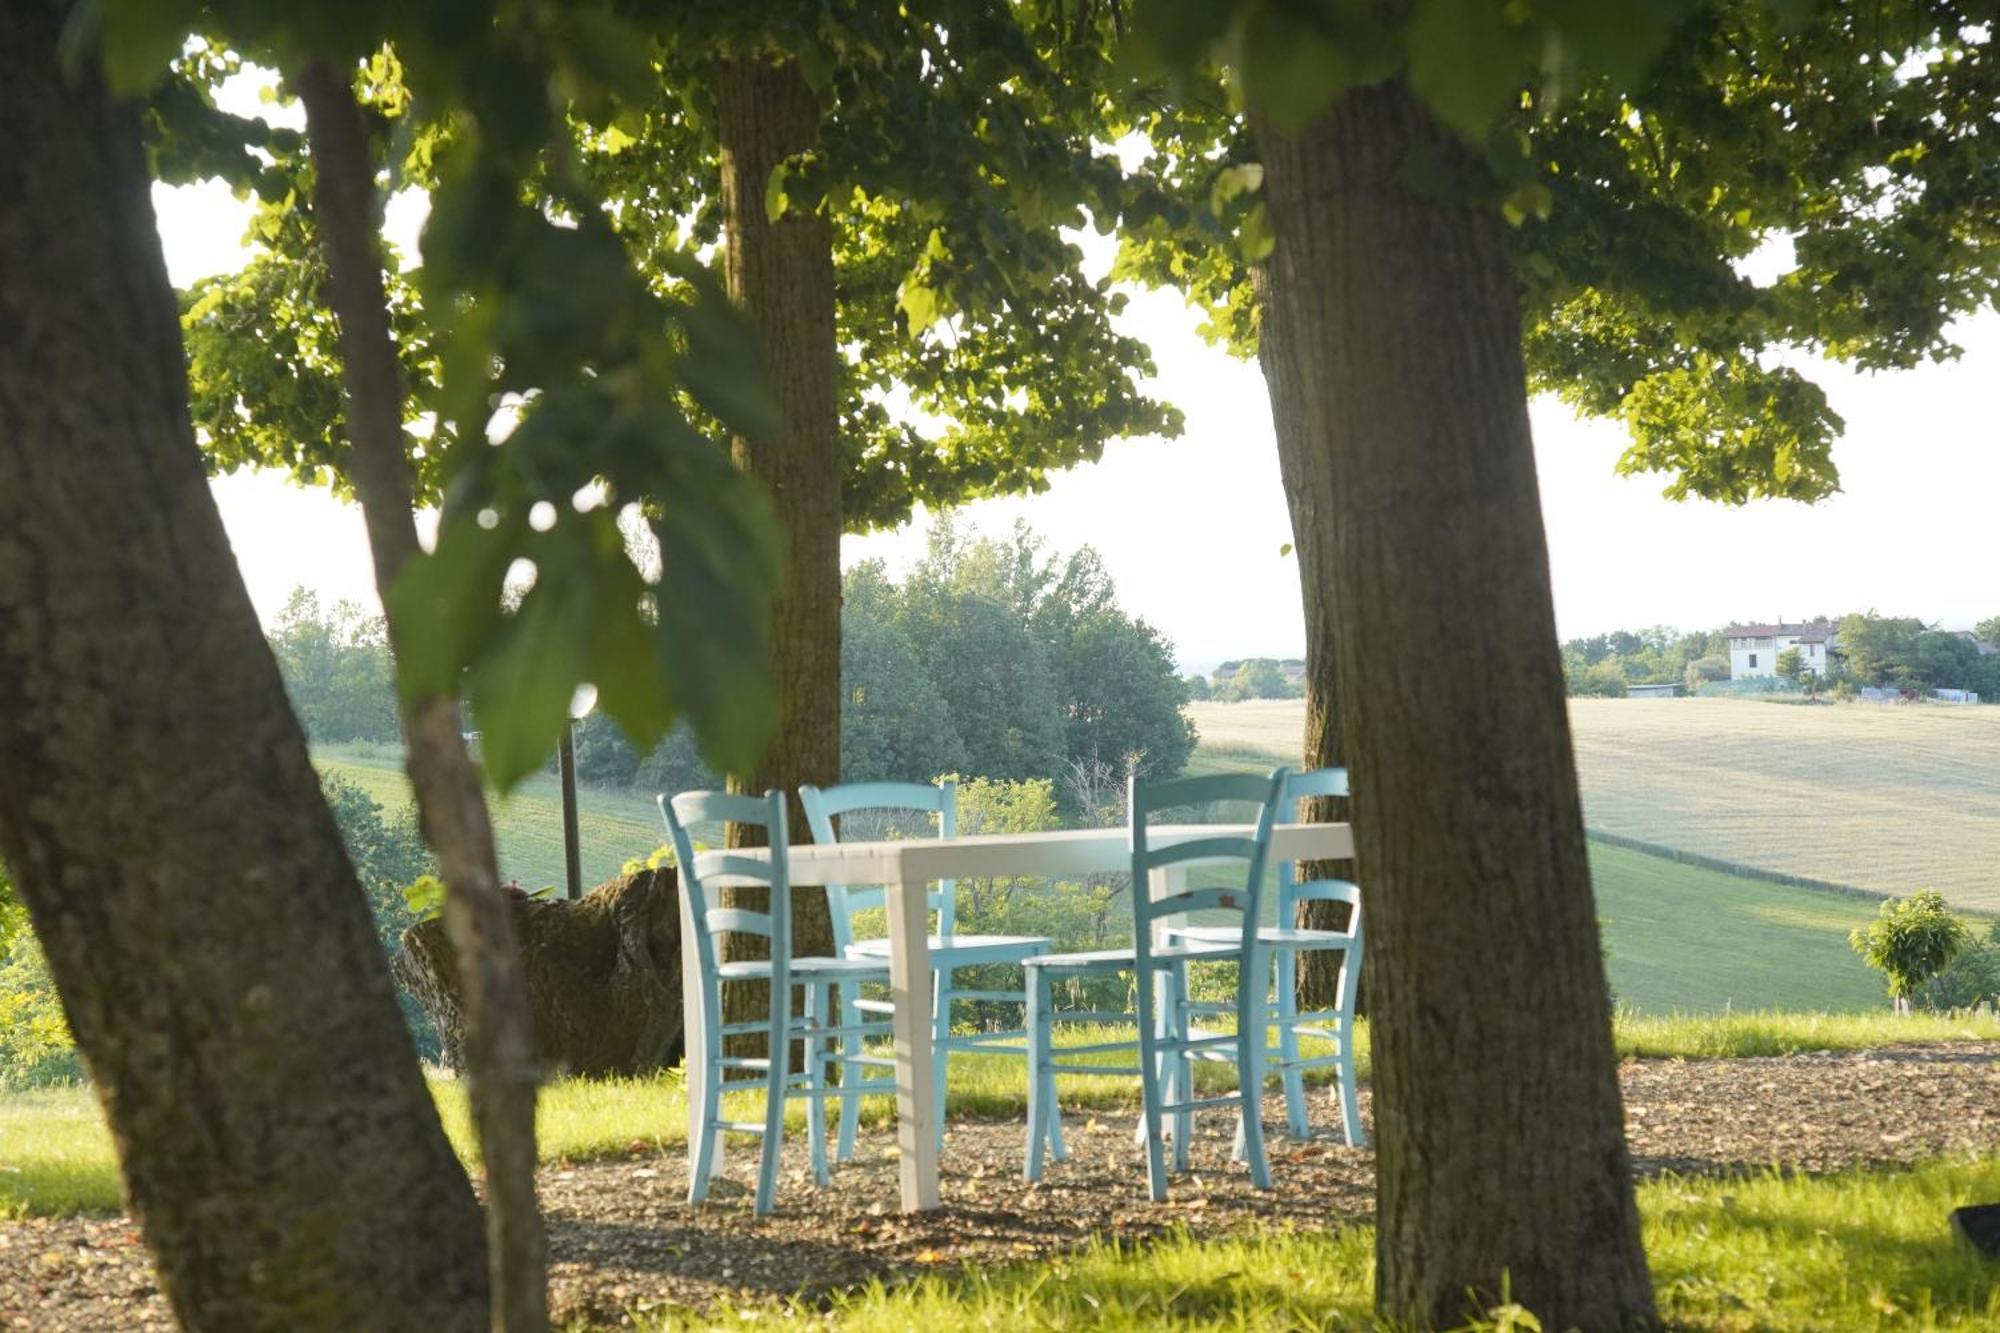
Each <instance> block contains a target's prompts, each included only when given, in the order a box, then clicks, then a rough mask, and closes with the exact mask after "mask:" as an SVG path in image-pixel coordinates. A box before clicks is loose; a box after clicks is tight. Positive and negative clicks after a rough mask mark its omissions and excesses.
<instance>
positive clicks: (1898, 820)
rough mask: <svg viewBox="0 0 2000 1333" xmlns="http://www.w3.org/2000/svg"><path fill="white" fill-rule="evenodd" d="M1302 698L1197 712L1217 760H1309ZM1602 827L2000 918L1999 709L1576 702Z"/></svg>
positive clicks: (1580, 741) (1591, 810)
mask: <svg viewBox="0 0 2000 1333" xmlns="http://www.w3.org/2000/svg"><path fill="white" fill-rule="evenodd" d="M1302 707H1303V706H1302V705H1301V704H1300V703H1298V702H1297V701H1296V700H1283V701H1268V702H1257V703H1245V704H1197V705H1195V706H1194V710H1193V711H1194V718H1195V723H1196V725H1197V726H1198V727H1200V729H1201V735H1202V747H1203V750H1204V751H1212V752H1213V753H1214V754H1215V755H1216V756H1217V757H1218V760H1220V758H1221V757H1223V756H1228V757H1231V758H1236V757H1241V758H1245V759H1247V758H1250V757H1253V756H1257V755H1276V756H1285V757H1286V759H1287V761H1288V762H1294V763H1295V762H1297V759H1296V756H1297V754H1298V745H1299V739H1298V738H1299V732H1300V717H1301V710H1302ZM1570 721H1571V726H1572V729H1573V731H1574V733H1575V736H1576V759H1577V773H1578V778H1579V781H1580V782H1581V784H1582V787H1583V806H1584V816H1585V818H1586V819H1587V820H1588V821H1589V824H1590V826H1591V827H1592V828H1593V829H1601V830H1603V831H1605V832H1607V833H1615V834H1621V835H1623V836H1625V837H1628V838H1639V839H1642V840H1644V841H1646V842H1650V843H1655V844H1658V845H1660V846H1664V847H1672V848H1675V849H1677V850H1680V851H1685V852H1695V853H1699V854H1700V855H1703V856H1710V857H1716V858H1718V859H1721V860H1724V861H1730V862H1734V863H1736V864H1739V865H1746V866H1753V867H1755V868H1757V869H1759V870H1771V871H1777V872H1780V873H1782V874H1788V875H1801V876H1805V877H1807V878H1811V879H1818V880H1826V881H1829V882H1831V883H1835V884H1847V885H1852V886H1854V887H1856V888H1862V889H1868V890H1872V891H1874V892H1877V893H1883V894H1907V893H1911V892H1914V891H1915V890H1918V889H1926V888H1934V889H1937V890H1938V891H1939V892H1941V893H1943V894H1944V895H1945V897H1946V898H1948V899H1949V900H1950V901H1951V902H1952V903H1953V904H1955V905H1957V906H1960V907H1964V908H1970V909H1974V910H1978V911H1986V912H1992V911H2000V708H1988V707H1970V708H1968V707H1957V708H1954V707H1949V706H1922V705H1919V706H1910V707H1903V706H1897V705H1883V704H1833V705H1827V706H1823V707H1803V706H1787V705H1782V704H1770V703H1758V702H1755V701H1751V700H1736V699H1576V700H1572V701H1571V703H1570Z"/></svg>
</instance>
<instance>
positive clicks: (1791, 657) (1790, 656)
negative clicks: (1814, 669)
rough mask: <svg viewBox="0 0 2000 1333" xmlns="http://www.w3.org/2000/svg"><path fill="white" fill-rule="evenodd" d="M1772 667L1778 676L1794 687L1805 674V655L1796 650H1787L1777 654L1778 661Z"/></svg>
mask: <svg viewBox="0 0 2000 1333" xmlns="http://www.w3.org/2000/svg"><path fill="white" fill-rule="evenodd" d="M1773 665H1774V667H1775V669H1776V670H1777V673H1778V674H1779V675H1780V676H1782V677H1784V678H1785V679H1786V680H1788V681H1790V682H1792V684H1794V685H1796V684H1798V683H1799V677H1800V676H1801V675H1802V674H1804V672H1805V655H1804V654H1803V653H1801V652H1800V651H1799V650H1798V649H1797V648H1787V649H1785V651H1783V652H1782V653H1779V654H1778V660H1777V661H1776V662H1775V663H1774V664H1773Z"/></svg>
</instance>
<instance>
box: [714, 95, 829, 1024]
mask: <svg viewBox="0 0 2000 1333" xmlns="http://www.w3.org/2000/svg"><path fill="white" fill-rule="evenodd" d="M713 82H714V89H715V103H716V130H717V137H718V139H719V140H720V142H721V147H722V201H723V210H724V216H725V218H726V220H727V229H728V248H727V252H726V268H727V279H728V284H729V294H730V296H731V297H733V298H734V299H735V301H736V303H737V304H738V306H739V307H741V309H742V310H743V312H744V314H745V315H746V316H747V317H748V318H749V320H750V322H751V325H752V326H753V327H754V328H755V329H756V331H757V339H758V343H759V345H760V347H761V348H762V350H763V354H764V362H765V369H766V371H767V372H768V374H769V378H770V383H771V385H772V388H773V391H774V392H775V394H776V397H777V406H778V412H779V418H780V420H781V422H782V423H783V424H782V427H781V429H780V430H779V431H778V432H777V433H776V434H775V435H773V436H772V437H771V438H769V439H748V438H738V439H737V440H736V441H735V446H734V447H735V453H736V459H737V462H738V464H739V465H741V466H742V467H743V468H745V469H746V470H747V471H749V472H750V473H751V475H753V476H755V477H756V478H757V479H758V480H759V481H761V482H763V483H764V485H765V487H766V488H767V489H768V490H769V491H770V494H771V500H772V504H773V506H774V507H775V509H776V511H777V516H778V526H779V529H780V531H781V532H782V533H783V534H784V540H785V567H784V582H783V584H782V585H781V587H780V588H779V591H778V599H777V608H776V616H775V622H774V625H773V640H772V644H773V650H774V653H775V656H776V661H777V676H778V735H777V740H776V741H775V742H774V743H773V744H772V746H771V749H770V752H769V753H768V754H766V755H765V757H764V761H763V763H762V764H760V765H759V766H758V768H757V770H756V771H755V772H752V773H742V774H734V775H732V776H731V777H730V787H731V789H732V790H736V791H746V792H752V793H757V792H762V791H764V790H765V789H767V788H770V787H776V788H779V789H781V790H782V791H784V792H785V793H786V795H787V797H788V798H789V800H790V802H791V806H790V809H791V836H792V840H793V841H794V842H801V843H803V842H809V841H811V834H810V832H809V830H808V829H807V827H806V823H805V817H804V812H803V811H802V809H801V808H800V806H799V803H798V789H799V785H800V784H801V783H806V782H811V783H815V784H818V785H820V786H829V785H831V784H833V783H837V782H839V781H840V529H841V507H840V484H841V452H840V406H839V356H840V348H839V344H838V343H837V341H836V333H835V326H834V291H833V236H832V232H831V231H830V229H829V228H828V226H827V222H826V219H825V218H823V217H821V216H820V215H819V214H818V213H817V212H816V211H815V210H814V209H812V208H810V207H800V206H797V205H793V206H791V207H788V208H787V209H786V210H785V211H784V213H783V214H782V215H781V216H779V217H778V218H777V219H775V220H773V219H772V218H771V217H770V215H769V211H768V210H767V208H766V205H765V188H766V185H767V184H768V182H769V181H770V179H771V172H772V170H773V169H774V168H776V167H777V166H778V165H779V164H780V163H781V162H783V161H784V160H785V159H786V158H788V157H791V156H793V155H795V154H797V153H801V152H804V151H806V150H808V149H810V148H811V147H812V146H813V145H814V144H815V143H817V142H818V140H819V123H820V107H819V100H818V98H817V97H816V96H815V95H814V93H813V90H812V88H811V87H810V86H809V85H808V84H807V83H806V80H805V76H804V75H803V74H802V73H800V71H799V67H798V65H797V64H796V63H794V62H792V61H790V60H786V59H775V60H774V59H764V58H756V57H749V56H746V57H742V58H739V59H735V60H730V61H725V62H721V63H719V64H717V65H716V66H715V67H714V79H713ZM754 832H755V831H754V830H748V829H742V828H732V829H731V830H730V843H731V845H732V846H740V845H743V842H744V839H745V837H746V836H749V835H753V834H754ZM792 943H793V949H794V952H796V953H800V954H827V953H831V952H832V950H833V926H832V922H831V920H830V919H829V918H828V916H827V907H826V893H825V891H824V890H822V889H817V888H805V889H796V890H794V891H793V903H792ZM738 989H739V990H741V991H744V992H749V991H751V990H752V989H753V988H751V987H740V988H738ZM746 1000H747V1001H748V1002H750V1003H753V1004H754V1006H755V1007H756V1008H757V1009H759V1010H761V1009H762V1007H763V1002H762V1001H761V1000H757V999H754V997H748V996H746ZM734 1006H735V1001H732V1002H731V1008H732V1012H733V1011H734Z"/></svg>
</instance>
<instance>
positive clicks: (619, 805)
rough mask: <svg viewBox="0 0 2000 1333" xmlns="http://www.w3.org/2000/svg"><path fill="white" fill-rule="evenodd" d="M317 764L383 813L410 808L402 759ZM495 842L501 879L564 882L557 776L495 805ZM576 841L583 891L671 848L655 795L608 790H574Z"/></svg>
mask: <svg viewBox="0 0 2000 1333" xmlns="http://www.w3.org/2000/svg"><path fill="white" fill-rule="evenodd" d="M313 762H314V763H315V764H317V765H318V766H319V768H320V769H321V771H323V772H327V773H333V774H336V775H338V776H340V777H342V778H345V779H346V780H347V781H349V782H351V783H353V784H354V785H355V786H357V787H359V788H361V789H362V790H363V791H365V792H367V793H368V794H369V796H371V797H373V798H374V799H375V802H376V803H377V804H378V805H380V806H381V807H382V809H383V810H384V811H385V812H388V813H391V814H393V813H395V812H396V811H399V810H402V809H404V808H406V807H407V806H408V805H409V804H410V784H409V779H408V778H406V777H404V775H403V758H402V755H401V753H400V752H398V751H396V750H394V749H392V748H390V747H384V746H367V747H350V746H340V745H321V746H314V747H313ZM493 834H494V841H495V842H496V843H497V844H498V847H499V852H500V874H501V875H502V876H503V877H504V878H507V879H514V880H519V881H520V883H521V885H522V887H524V888H527V889H539V888H543V887H545V886H547V885H551V884H553V885H558V886H560V885H561V884H562V882H563V846H562V789H561V787H560V786H559V785H558V784H557V782H556V779H555V775H554V774H552V773H537V774H536V775H535V776H533V777H531V778H529V779H527V780H526V781H525V782H523V783H522V784H521V785H520V786H519V787H518V788H517V789H516V790H515V791H514V792H513V794H511V795H510V796H508V797H507V798H506V799H505V800H501V801H495V802H494V803H493ZM577 834H578V838H579V841H580V843H581V846H582V860H583V882H584V885H585V887H586V888H587V887H590V886H591V885H596V884H602V883H603V882H604V881H605V880H607V879H610V878H611V877H612V876H614V875H616V874H617V873H618V872H619V870H620V869H621V868H622V867H623V866H624V864H625V863H626V862H627V861H629V860H631V859H632V858H634V857H644V856H647V855H649V854H651V853H652V852H653V850H654V849H656V848H657V847H659V846H660V845H661V844H662V843H664V842H666V840H667V833H666V829H665V828H664V827H663V826H662V825H661V823H660V812H659V810H658V808H657V807H655V806H654V804H653V798H652V796H651V795H650V794H648V793H644V792H637V791H629V790H623V791H621V790H614V789H612V788H608V787H593V786H587V785H586V786H581V787H579V788H578V789H577Z"/></svg>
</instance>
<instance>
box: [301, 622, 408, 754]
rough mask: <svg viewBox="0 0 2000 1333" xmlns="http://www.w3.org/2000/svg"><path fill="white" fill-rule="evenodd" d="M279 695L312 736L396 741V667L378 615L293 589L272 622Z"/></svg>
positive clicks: (323, 740) (334, 738)
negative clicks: (326, 604)
mask: <svg viewBox="0 0 2000 1333" xmlns="http://www.w3.org/2000/svg"><path fill="white" fill-rule="evenodd" d="M269 637H270V640H271V649H272V651H273V652H275V653H276V654H277V656H278V670H279V671H280V672H282V673H283V674H284V677H285V693H286V694H287V695H288V696H289V697H290V698H291V701H292V707H293V708H294V709H295V710H296V711H297V712H298V715H299V721H300V722H302V723H304V724H305V729H306V735H307V736H308V737H310V738H311V739H312V740H313V741H315V742H329V741H331V742H339V741H357V740H362V741H394V740H395V739H396V738H397V725H396V685H395V679H394V676H395V667H394V664H393V663H392V662H391V660H390V657H389V644H388V638H387V635H386V632H385V631H384V628H383V624H382V620H381V618H380V617H379V616H369V615H366V614H365V613H363V611H362V610H361V608H360V607H358V606H356V605H355V604H354V603H352V602H341V603H340V604H338V605H337V606H335V607H334V608H333V609H332V610H331V611H328V610H324V609H322V608H321V606H320V602H319V597H318V595H317V594H315V593H313V592H311V591H309V590H308V589H305V588H294V589H293V590H292V594H291V596H290V597H288V598H286V599H285V605H284V608H283V609H282V610H280V611H279V612H278V618H277V622H276V623H275V624H274V625H273V626H272V627H271V632H270V636H269Z"/></svg>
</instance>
